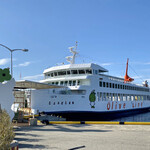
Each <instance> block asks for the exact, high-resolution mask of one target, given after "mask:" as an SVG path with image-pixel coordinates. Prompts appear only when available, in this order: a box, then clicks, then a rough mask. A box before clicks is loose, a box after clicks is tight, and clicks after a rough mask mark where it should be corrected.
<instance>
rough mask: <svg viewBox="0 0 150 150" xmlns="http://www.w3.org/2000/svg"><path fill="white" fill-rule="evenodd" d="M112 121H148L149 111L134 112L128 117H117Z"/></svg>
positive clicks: (149, 120)
mask: <svg viewBox="0 0 150 150" xmlns="http://www.w3.org/2000/svg"><path fill="white" fill-rule="evenodd" d="M113 121H120V122H150V111H149V112H146V113H141V114H136V115H132V116H129V117H122V118H117V119H115V120H113Z"/></svg>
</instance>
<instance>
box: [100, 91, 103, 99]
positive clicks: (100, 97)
mask: <svg viewBox="0 0 150 150" xmlns="http://www.w3.org/2000/svg"><path fill="white" fill-rule="evenodd" d="M102 94H103V93H101V92H100V100H102Z"/></svg>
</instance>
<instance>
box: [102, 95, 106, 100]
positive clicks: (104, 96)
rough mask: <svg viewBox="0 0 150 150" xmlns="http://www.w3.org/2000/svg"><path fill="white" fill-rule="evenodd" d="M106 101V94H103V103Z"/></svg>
mask: <svg viewBox="0 0 150 150" xmlns="http://www.w3.org/2000/svg"><path fill="white" fill-rule="evenodd" d="M105 100H106V94H105V93H103V101H105Z"/></svg>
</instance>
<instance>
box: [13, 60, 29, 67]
mask: <svg viewBox="0 0 150 150" xmlns="http://www.w3.org/2000/svg"><path fill="white" fill-rule="evenodd" d="M30 64H31V62H29V61H26V62H24V63H22V64H19V65H14V67H26V66H29V65H30Z"/></svg>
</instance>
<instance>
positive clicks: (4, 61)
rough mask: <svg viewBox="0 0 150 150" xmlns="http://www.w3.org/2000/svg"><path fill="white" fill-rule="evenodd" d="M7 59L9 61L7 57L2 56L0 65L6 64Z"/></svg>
mask: <svg viewBox="0 0 150 150" xmlns="http://www.w3.org/2000/svg"><path fill="white" fill-rule="evenodd" d="M9 61H10V59H9V58H3V59H0V65H1V66H2V65H6V64H8V63H9Z"/></svg>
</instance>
